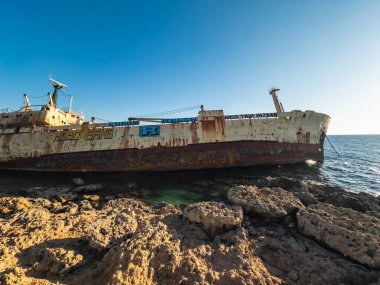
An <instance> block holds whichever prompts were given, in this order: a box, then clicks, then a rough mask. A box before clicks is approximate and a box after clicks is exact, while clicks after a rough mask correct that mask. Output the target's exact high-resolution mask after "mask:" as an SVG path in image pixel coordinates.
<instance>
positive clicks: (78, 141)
mask: <svg viewBox="0 0 380 285" xmlns="http://www.w3.org/2000/svg"><path fill="white" fill-rule="evenodd" d="M329 120H330V117H329V116H328V115H325V114H321V113H316V112H314V111H305V112H301V111H291V112H278V113H267V114H252V115H236V116H225V115H224V113H223V111H221V110H214V111H200V112H199V114H198V117H195V118H191V119H189V120H185V119H176V120H166V121H162V122H161V123H160V124H152V125H128V122H126V123H123V122H121V123H104V124H95V123H94V124H88V123H83V124H71V125H63V126H51V125H45V126H24V127H20V126H6V127H4V126H3V127H2V128H0V145H1V148H0V169H17V170H38V171H102V172H103V171H161V170H164V171H169V170H189V169H207V168H226V167H244V166H254V165H272V164H287V163H297V162H302V161H305V160H308V159H313V160H317V161H321V160H323V157H324V150H323V143H324V138H325V134H326V132H327V128H328V124H329Z"/></svg>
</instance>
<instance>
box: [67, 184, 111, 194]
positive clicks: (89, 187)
mask: <svg viewBox="0 0 380 285" xmlns="http://www.w3.org/2000/svg"><path fill="white" fill-rule="evenodd" d="M103 188H104V187H103V185H100V184H88V185H83V186H79V187H76V188H75V189H74V191H75V192H95V191H99V190H103Z"/></svg>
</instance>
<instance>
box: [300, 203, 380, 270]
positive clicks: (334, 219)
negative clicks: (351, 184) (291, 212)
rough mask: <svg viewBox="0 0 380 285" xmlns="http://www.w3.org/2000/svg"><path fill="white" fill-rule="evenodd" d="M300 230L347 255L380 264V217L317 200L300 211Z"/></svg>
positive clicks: (363, 261)
mask: <svg viewBox="0 0 380 285" xmlns="http://www.w3.org/2000/svg"><path fill="white" fill-rule="evenodd" d="M297 224H298V229H299V231H300V232H301V233H302V234H304V235H306V236H308V237H313V238H314V239H316V240H317V241H319V242H320V243H322V244H325V245H327V246H328V247H330V248H333V249H335V250H337V251H339V252H340V253H342V254H343V255H344V256H346V257H349V258H351V259H353V260H355V261H357V262H359V263H361V264H364V265H367V266H370V267H372V268H380V219H378V218H376V217H374V216H370V215H367V214H364V213H360V212H357V211H354V210H352V209H348V208H338V207H335V206H332V205H329V204H315V205H311V206H310V207H307V208H305V209H301V210H300V211H299V212H298V213H297Z"/></svg>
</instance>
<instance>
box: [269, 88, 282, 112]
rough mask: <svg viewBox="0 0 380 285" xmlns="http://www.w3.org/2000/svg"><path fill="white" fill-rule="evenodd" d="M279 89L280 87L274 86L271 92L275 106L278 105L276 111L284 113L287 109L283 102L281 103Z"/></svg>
mask: <svg viewBox="0 0 380 285" xmlns="http://www.w3.org/2000/svg"><path fill="white" fill-rule="evenodd" d="M277 91H280V89H278V88H272V89H271V90H270V91H269V94H270V95H271V96H272V98H273V103H274V106H275V107H276V112H277V113H282V112H285V111H284V107H282V104H281V102H280V100H278V96H277Z"/></svg>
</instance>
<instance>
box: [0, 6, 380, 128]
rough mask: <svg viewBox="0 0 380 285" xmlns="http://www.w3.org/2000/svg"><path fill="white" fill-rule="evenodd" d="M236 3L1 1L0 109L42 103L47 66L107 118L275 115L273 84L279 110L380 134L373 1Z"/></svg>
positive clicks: (81, 104) (79, 100)
mask: <svg viewBox="0 0 380 285" xmlns="http://www.w3.org/2000/svg"><path fill="white" fill-rule="evenodd" d="M236 3H237V2H235V1H215V0H212V1H211V0H210V1H159V2H158V1H112V3H107V4H106V2H105V1H98V0H96V1H92V2H91V5H88V4H85V3H77V2H75V1H72V0H68V1H33V2H30V1H17V0H16V1H2V2H1V9H0V35H1V41H0V98H1V101H0V109H1V108H5V107H10V108H12V109H16V108H18V107H20V106H21V105H22V103H23V97H22V94H23V93H27V94H28V95H29V96H30V100H31V101H32V104H43V103H46V96H45V95H46V94H47V92H48V91H51V86H50V85H49V83H48V82H47V78H48V76H49V74H51V75H52V77H53V78H54V79H56V80H58V81H61V82H63V83H65V84H67V85H69V88H68V89H67V90H64V92H65V94H71V95H75V96H76V97H75V99H74V111H77V112H84V113H85V115H86V119H89V118H90V117H91V116H95V117H98V118H104V119H107V120H109V121H125V120H127V118H128V117H130V116H135V115H138V114H150V113H157V112H160V111H166V110H172V109H179V108H184V107H187V106H195V105H201V104H203V105H204V106H205V108H207V109H224V111H225V114H244V113H266V112H274V106H273V102H272V99H271V98H270V96H269V95H268V90H269V89H270V88H271V87H272V86H276V87H278V88H280V89H281V91H280V92H279V97H280V100H281V102H282V104H283V105H284V108H285V110H287V111H289V110H293V109H296V110H297V109H299V110H314V111H317V112H321V113H326V114H328V115H330V116H331V117H332V121H331V124H330V128H329V131H328V135H354V134H380V123H379V122H380V112H379V111H378V108H379V107H378V106H380V80H379V78H380V39H379V36H378V34H379V32H378V28H379V27H380V19H379V17H378V14H379V12H380V2H379V1H374V0H370V1H366V2H365V4H363V3H361V2H358V1H352V0H348V1H343V0H341V1H334V2H331V1H326V0H323V1H318V2H316V1H310V2H305V1H288V2H286V3H285V2H283V1H279V0H277V1H274V0H272V1H265V2H264V1H261V2H259V1H239V2H238V3H239V4H238V5H237V4H236ZM41 96H42V97H41ZM36 97H37V98H36ZM68 101H69V100H68V97H67V96H64V95H63V94H61V96H60V98H59V104H60V105H61V106H62V107H66V106H67V105H68ZM196 112H197V111H196V110H194V111H193V112H187V113H180V114H178V115H173V116H174V117H183V116H194V115H195V114H196Z"/></svg>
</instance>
